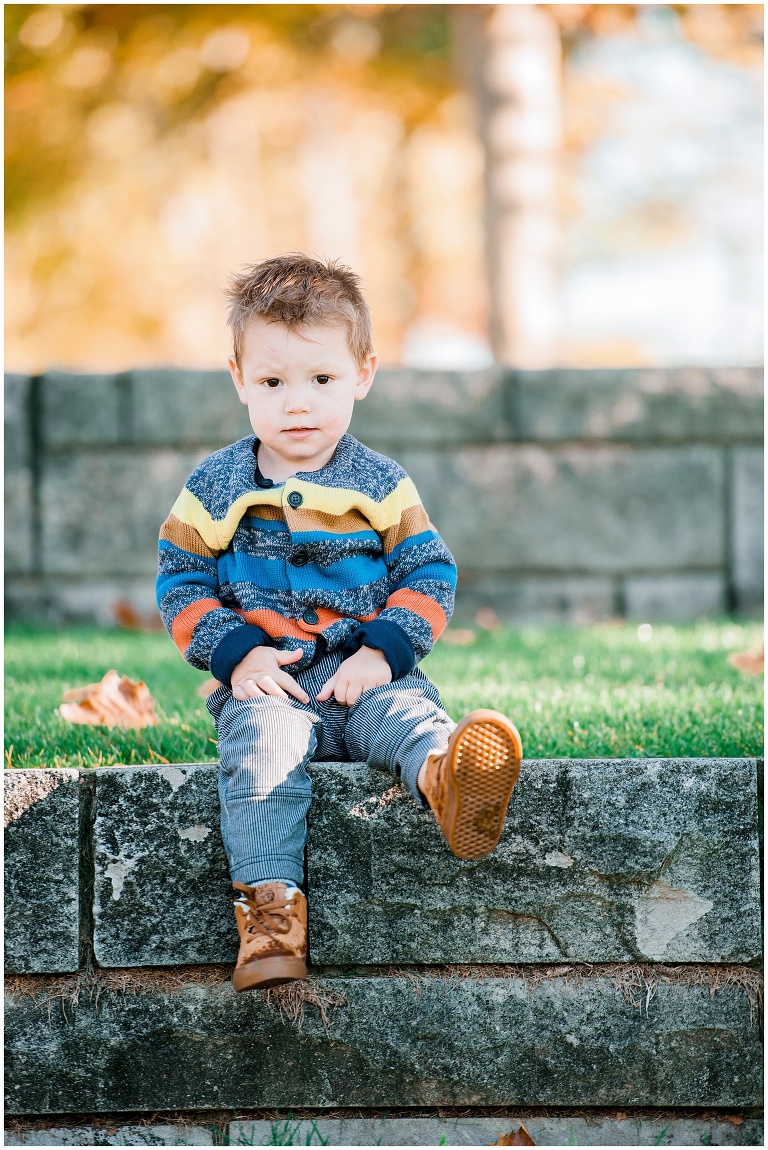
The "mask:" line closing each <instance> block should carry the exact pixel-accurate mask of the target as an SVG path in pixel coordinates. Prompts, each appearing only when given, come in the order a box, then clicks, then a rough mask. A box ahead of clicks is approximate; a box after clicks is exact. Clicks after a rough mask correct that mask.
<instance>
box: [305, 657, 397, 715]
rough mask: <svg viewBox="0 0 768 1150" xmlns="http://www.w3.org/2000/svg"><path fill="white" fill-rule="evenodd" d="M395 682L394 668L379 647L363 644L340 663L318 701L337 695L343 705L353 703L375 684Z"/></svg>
mask: <svg viewBox="0 0 768 1150" xmlns="http://www.w3.org/2000/svg"><path fill="white" fill-rule="evenodd" d="M391 682H392V669H391V667H390V665H389V663H388V662H387V660H386V659H385V658H384V655H383V654H382V652H381V651H377V650H376V648H375V647H360V649H359V650H358V651H355V653H354V655H350V657H349V658H348V659H345V660H344V662H343V663H342V664H341V666H340V667H339V669H338V671H337V672H336V674H335V675H331V677H330V679H329V680H328V682H327V683H323V689H322V690H321V692H320V694H319V695H318V696H317V701H318V703H322V702H323V701H324V700H325V699H330V697H331V695H335V696H336V702H337V703H341V704H342V706H346V707H351V706H353V704H354V703H356V702H357V700H358V699H359V698H360V696H361V695H362V693H363V691H369V690H370V689H371V687H383V686H384V684H385V683H391Z"/></svg>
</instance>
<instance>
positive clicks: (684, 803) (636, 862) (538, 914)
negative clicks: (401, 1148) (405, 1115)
mask: <svg viewBox="0 0 768 1150" xmlns="http://www.w3.org/2000/svg"><path fill="white" fill-rule="evenodd" d="M758 765H759V764H757V763H756V762H755V760H749V759H739V760H718V759H684V760H682V759H681V760H625V761H616V760H599V761H585V760H578V761H572V760H557V761H538V762H526V763H524V764H523V769H522V772H521V777H520V782H519V783H518V786H517V788H516V790H515V795H514V799H513V803H512V805H511V807H510V812H509V815H508V818H507V823H506V825H505V829H504V833H503V835H502V839H501V842H500V844H499V847H498V849H497V851H496V852H495V853H494V854H493V855H491V856H490V857H488V858H486V859H482V860H475V861H466V860H461V859H457V858H456V857H455V856H453V855H452V854H451V853H450V852H449V851H448V849H447V847H446V846H445V843H444V842H443V840H442V837H441V835H440V832H439V830H438V828H437V827H436V824H435V822H434V820H433V818H432V816H431V814H430V813H429V812H427V811H423V810H421V809H420V808H418V807H417V806H416V805H415V804H414V803H413V802H412V800H411V799H410V797H409V796H408V794H407V793H406V792H405V791H404V790H403V789H402V788H401V787H400V786H399V784H396V785H395V786H392V780H391V778H389V777H388V776H384V775H382V774H381V773H380V772H377V771H375V770H373V769H371V768H369V767H367V766H366V765H364V764H357V763H356V764H350V763H316V764H314V765H313V766H312V767H311V773H312V778H313V784H314V791H315V801H314V803H313V806H312V808H311V811H310V828H309V840H308V844H307V874H306V888H307V892H308V900H309V907H310V963H311V971H310V979H309V981H308V983H306V984H302V987H303V991H304V1002H303V1006H302V1013H301V1015H300V1016H297V1015H296V1014H294V1015H290V1014H286V1013H285V1002H283V1008H282V1009H281V1004H280V998H279V996H276V995H275V994H274V992H271V993H270V994H267V995H263V994H261V993H257V992H254V993H247V994H240V995H238V994H235V993H234V992H233V990H232V986H231V983H230V981H229V973H230V970H231V963H232V961H233V959H234V957H235V953H236V932H235V928H234V919H233V914H232V909H231V906H230V899H231V894H232V892H231V889H230V885H229V880H228V875H227V868H226V860H225V858H224V853H223V849H222V844H221V840H220V837H219V830H218V806H217V801H216V767H215V766H212V765H210V764H202V765H200V764H179V765H175V766H159V767H158V766H152V767H117V768H101V769H98V770H93V771H82V772H79V773H78V772H76V771H57V772H56V771H44V770H39V771H6V772H5V785H6V826H7V830H6V896H5V918H6V930H7V937H8V941H7V946H6V961H7V967H8V969H9V978H8V980H7V996H6V1041H7V1051H6V1079H7V1091H8V1093H7V1103H6V1109H7V1113H9V1114H12V1115H17V1116H19V1115H20V1116H24V1115H28V1116H29V1115H35V1116H38V1117H39V1116H41V1115H46V1114H49V1115H67V1114H73V1115H87V1114H93V1115H96V1114H99V1113H110V1114H120V1113H122V1114H131V1115H138V1114H140V1113H142V1112H144V1113H146V1112H150V1111H151V1112H171V1111H177V1112H178V1111H183V1110H187V1111H190V1112H195V1113H197V1112H204V1111H213V1110H222V1109H228V1110H229V1111H230V1113H231V1112H232V1111H236V1112H237V1111H242V1110H243V1109H245V1110H247V1109H249V1108H251V1109H255V1110H259V1109H262V1110H263V1109H264V1108H270V1107H282V1108H285V1109H287V1110H295V1109H296V1108H300V1107H306V1108H310V1109H312V1110H314V1111H315V1112H318V1113H319V1112H321V1111H322V1110H323V1109H328V1108H333V1109H336V1108H339V1107H347V1108H349V1107H352V1108H358V1109H359V1111H360V1112H361V1113H365V1112H368V1111H372V1110H373V1109H374V1108H382V1107H384V1108H404V1107H405V1108H409V1107H410V1108H416V1109H421V1110H424V1109H426V1110H433V1109H434V1108H444V1107H455V1108H472V1109H473V1110H474V1111H475V1113H477V1114H482V1113H483V1112H484V1110H488V1108H491V1107H494V1108H498V1107H502V1108H507V1107H513V1108H514V1107H528V1108H531V1107H533V1108H536V1107H538V1108H542V1109H543V1108H551V1107H554V1108H562V1109H564V1110H565V1111H566V1112H567V1113H569V1114H570V1115H571V1116H572V1117H573V1116H578V1115H580V1114H581V1115H582V1116H585V1117H589V1114H591V1113H593V1112H595V1111H596V1110H598V1109H600V1108H618V1109H619V1110H622V1111H627V1110H629V1111H630V1112H634V1111H636V1112H637V1114H638V1115H640V1114H645V1116H646V1118H647V1117H648V1114H649V1112H650V1114H651V1115H652V1114H654V1113H657V1114H659V1115H660V1116H661V1115H662V1114H666V1113H667V1112H669V1113H670V1114H671V1116H672V1117H673V1118H674V1117H675V1115H677V1116H678V1117H679V1118H680V1120H681V1121H682V1120H683V1118H684V1117H685V1113H687V1111H688V1110H689V1109H690V1108H698V1109H699V1110H706V1111H708V1112H709V1118H710V1119H711V1118H712V1115H713V1114H714V1115H715V1116H716V1115H718V1114H719V1115H720V1116H721V1117H724V1116H725V1113H726V1112H731V1113H735V1114H736V1115H737V1116H738V1115H741V1116H743V1118H744V1119H745V1121H749V1120H750V1116H751V1115H753V1114H754V1112H755V1108H757V1107H759V1105H760V1099H761V1085H760V1075H761V1066H762V1047H761V1041H760V1032H759V1018H758V1014H759V1004H760V976H759V962H760V955H761V949H762V948H761V939H760V925H761V916H760V864H759V842H758V809H757V799H758ZM41 875H43V876H45V878H44V881H40V876H41ZM25 880H26V881H25ZM52 926H53V927H55V930H52ZM41 1084H43V1085H41ZM633 1108H634V1111H633ZM441 1113H442V1112H441ZM638 1121H639V1118H638ZM659 1121H660V1119H659ZM657 1127H658V1129H662V1127H661V1126H658V1123H657V1126H654V1130H656V1129H657ZM653 1140H655V1135H654V1139H652V1141H653ZM719 1140H720V1139H719V1136H718V1138H717V1139H716V1141H719Z"/></svg>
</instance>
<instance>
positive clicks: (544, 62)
mask: <svg viewBox="0 0 768 1150" xmlns="http://www.w3.org/2000/svg"><path fill="white" fill-rule="evenodd" d="M455 32H456V40H455V46H456V58H457V63H458V64H459V66H460V68H461V70H462V71H463V73H464V77H465V80H466V81H468V82H469V85H470V87H471V89H472V91H473V93H474V96H475V101H476V106H477V113H478V129H479V132H480V136H481V139H482V141H483V145H484V149H485V165H486V167H485V193H486V202H485V225H486V251H487V264H488V275H489V281H490V296H491V309H490V312H491V314H490V328H491V342H492V346H493V351H494V355H495V356H496V359H497V360H498V361H499V362H500V363H504V364H510V365H514V366H518V367H530V368H535V367H549V366H552V365H553V364H555V363H556V362H557V359H558V351H559V348H558V343H559V327H560V324H559V298H558V279H559V276H558V262H559V236H560V225H559V204H558V160H559V156H560V139H561V60H562V53H561V47H560V36H559V31H558V27H557V24H556V22H555V19H554V17H553V16H552V15H551V13H549V12H548V11H546V9H544V8H542V7H540V6H538V5H528V4H499V5H494V6H493V7H490V8H488V7H485V6H483V7H479V8H474V9H472V8H470V7H469V6H466V7H464V6H462V7H461V8H460V9H458V10H457V12H456V19H455Z"/></svg>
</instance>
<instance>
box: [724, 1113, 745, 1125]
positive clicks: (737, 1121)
mask: <svg viewBox="0 0 768 1150" xmlns="http://www.w3.org/2000/svg"><path fill="white" fill-rule="evenodd" d="M727 1117H728V1121H729V1122H730V1123H731V1124H732V1125H733V1126H741V1124H742V1122H743V1121H744V1119H743V1118H741V1117H740V1116H739V1115H735V1114H729V1115H728V1116H727Z"/></svg>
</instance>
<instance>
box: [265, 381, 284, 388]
mask: <svg viewBox="0 0 768 1150" xmlns="http://www.w3.org/2000/svg"><path fill="white" fill-rule="evenodd" d="M264 383H265V384H266V386H267V387H279V386H280V380H279V379H265V380H264Z"/></svg>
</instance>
